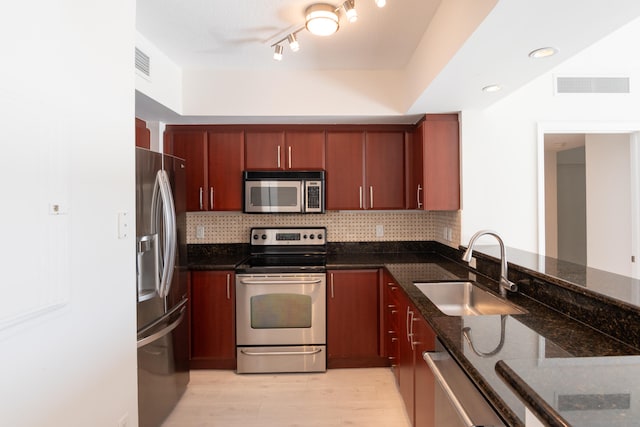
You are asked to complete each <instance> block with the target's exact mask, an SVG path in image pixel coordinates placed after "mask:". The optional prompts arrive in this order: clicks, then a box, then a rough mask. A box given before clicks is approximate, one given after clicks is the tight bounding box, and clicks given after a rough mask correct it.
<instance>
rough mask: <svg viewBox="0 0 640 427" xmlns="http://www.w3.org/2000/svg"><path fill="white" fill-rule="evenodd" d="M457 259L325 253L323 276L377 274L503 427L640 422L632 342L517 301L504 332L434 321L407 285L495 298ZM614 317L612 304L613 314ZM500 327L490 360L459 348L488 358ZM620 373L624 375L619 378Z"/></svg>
mask: <svg viewBox="0 0 640 427" xmlns="http://www.w3.org/2000/svg"><path fill="white" fill-rule="evenodd" d="M236 249H237V248H236ZM205 252H206V251H201V252H200V253H202V254H204V253H205ZM191 253H192V252H191V251H190V254H191ZM460 254H461V252H460V251H458V250H456V249H453V248H449V247H445V246H444V245H441V244H439V243H436V242H423V243H416V244H413V243H407V242H398V243H397V244H392V245H391V246H389V244H386V245H385V244H373V245H367V244H358V243H348V244H334V245H331V244H330V246H329V253H328V257H327V269H328V270H332V269H369V268H380V267H385V268H386V269H387V270H388V271H389V272H390V273H391V274H392V276H393V277H394V279H395V280H396V281H397V282H398V284H399V285H400V286H401V287H402V288H403V290H404V291H405V293H406V294H407V295H408V297H409V298H410V299H411V301H412V302H413V303H414V304H415V306H416V307H417V308H418V310H419V311H420V313H421V314H422V316H423V317H424V318H425V319H426V320H427V321H428V322H429V324H430V325H431V327H432V328H433V329H434V331H435V332H436V335H437V336H438V337H439V338H440V340H441V341H442V342H443V344H444V345H445V346H446V347H447V349H448V350H449V352H450V353H451V354H452V356H453V357H454V358H455V359H456V360H457V361H458V363H459V364H460V365H461V366H462V368H463V369H464V370H465V371H466V372H467V374H468V376H469V377H470V378H471V379H472V380H473V382H474V383H475V384H476V386H477V387H478V388H479V389H480V391H481V392H482V393H483V395H484V396H485V398H486V399H487V400H488V401H489V402H490V403H491V404H492V406H493V407H494V409H495V410H496V411H497V412H498V413H499V414H500V415H501V417H502V418H503V419H504V420H505V421H506V422H507V424H508V425H511V426H523V425H525V419H526V415H525V407H527V408H528V409H529V410H530V411H531V412H533V413H534V414H535V415H536V416H537V417H538V418H539V419H540V420H542V421H544V422H545V423H546V424H548V425H553V426H555V425H558V426H560V425H585V424H584V419H585V417H587V418H588V419H589V420H591V421H594V420H599V421H598V422H599V424H589V425H630V424H625V423H626V422H628V421H630V420H634V419H635V420H637V419H639V418H640V412H638V411H640V409H638V408H636V407H637V406H638V404H637V403H638V402H635V401H633V400H632V397H633V396H636V395H640V382H638V381H637V378H638V377H639V375H638V374H640V349H639V348H638V346H636V345H631V343H633V341H631V343H630V342H629V341H626V342H624V341H623V340H619V339H615V338H613V337H611V336H610V335H607V334H605V333H603V332H601V331H599V330H598V329H596V328H595V327H597V326H599V325H587V324H585V322H579V321H577V320H574V319H573V318H571V317H568V316H566V315H564V314H562V307H556V310H554V309H551V308H549V307H548V306H547V302H546V301H545V304H542V303H541V302H539V301H537V300H535V299H534V298H532V297H530V296H527V295H525V294H524V293H521V292H518V293H517V294H510V295H509V297H508V299H509V300H510V301H512V302H513V303H515V304H517V305H519V306H521V307H523V308H525V309H526V310H527V311H528V313H526V314H518V315H508V316H506V318H505V320H504V323H503V322H502V321H501V316H499V315H490V316H447V315H445V314H443V313H442V312H440V311H439V310H438V309H437V307H436V306H435V305H434V304H433V303H431V301H430V300H429V299H428V298H427V297H426V296H424V295H423V294H422V292H420V290H419V289H418V288H417V287H416V286H415V285H414V283H415V282H420V281H434V280H460V279H462V280H474V281H476V282H477V283H479V284H480V285H481V286H483V287H485V288H487V289H490V290H492V291H493V292H494V293H497V292H498V286H497V282H496V281H495V280H492V279H490V278H487V277H486V276H483V275H481V274H476V273H477V272H475V271H472V270H470V269H468V268H467V267H466V265H464V264H463V263H462V262H460V261H457V260H458V259H460ZM243 258H244V256H243V254H242V251H239V252H234V253H227V254H226V255H224V256H223V257H222V259H223V260H226V261H225V262H229V264H225V265H224V269H233V267H234V266H235V264H233V265H232V264H231V263H232V262H233V261H236V263H239V262H240V261H242V259H243ZM212 264H216V265H217V263H213V262H212V261H211V260H210V258H207V257H206V256H202V257H201V258H200V259H196V258H193V259H190V264H189V265H190V267H191V268H192V269H195V270H198V269H200V270H201V269H209V267H210V266H211V265H212ZM510 267H511V263H510ZM215 269H220V268H219V267H218V268H215ZM510 273H511V271H510ZM496 277H497V276H496ZM510 277H511V275H510ZM517 279H518V282H519V285H520V286H521V288H522V289H524V290H528V289H529V288H530V287H531V286H533V285H534V283H533V281H532V280H530V281H528V282H527V278H526V277H525V276H523V275H522V274H521V273H518V274H517ZM534 294H535V293H534ZM554 303H557V301H554ZM570 303H571V301H568V304H570ZM616 309H617V306H616V305H615V304H612V305H611V310H616ZM639 311H640V310H639ZM628 320H629V321H635V319H634V318H630V319H628ZM503 324H504V336H505V339H504V343H503V345H502V347H501V348H500V350H499V351H498V352H496V354H495V355H493V356H481V355H479V354H477V353H475V352H474V351H473V349H472V348H471V347H470V345H469V344H468V343H467V342H466V341H465V339H464V338H463V334H462V330H463V328H470V331H471V333H470V335H471V338H472V341H473V342H474V346H475V347H476V351H478V353H480V354H481V353H491V352H492V350H494V349H495V348H496V346H497V345H498V344H499V342H500V336H501V328H502V325H503ZM624 369H627V370H628V371H629V372H630V374H629V375H624V374H623V372H624ZM568 372H572V373H574V374H575V375H568V374H567V373H568ZM590 378H592V379H593V381H591V382H589V381H588V380H589V379H590ZM630 399H631V400H630ZM589 417H590V418H589ZM600 420H601V421H600ZM620 423H622V424H620ZM631 425H632V424H631Z"/></svg>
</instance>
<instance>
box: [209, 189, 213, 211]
mask: <svg viewBox="0 0 640 427" xmlns="http://www.w3.org/2000/svg"><path fill="white" fill-rule="evenodd" d="M209 210H213V187H209Z"/></svg>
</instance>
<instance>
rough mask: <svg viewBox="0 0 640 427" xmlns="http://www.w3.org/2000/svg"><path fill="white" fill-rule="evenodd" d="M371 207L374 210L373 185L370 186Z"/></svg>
mask: <svg viewBox="0 0 640 427" xmlns="http://www.w3.org/2000/svg"><path fill="white" fill-rule="evenodd" d="M369 205H370V206H369V207H370V208H371V209H373V185H371V186H369Z"/></svg>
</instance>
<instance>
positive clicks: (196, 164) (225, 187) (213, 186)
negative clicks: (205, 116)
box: [165, 129, 244, 212]
mask: <svg viewBox="0 0 640 427" xmlns="http://www.w3.org/2000/svg"><path fill="white" fill-rule="evenodd" d="M243 147H244V132H243V131H242V130H227V129H216V130H210V131H205V130H182V129H171V130H168V131H167V132H166V133H165V152H167V153H169V154H173V155H174V156H177V157H182V158H183V159H185V160H186V161H187V184H186V192H187V194H186V202H187V211H189V212H196V211H214V210H215V211H240V210H242V171H243V169H244V148H243Z"/></svg>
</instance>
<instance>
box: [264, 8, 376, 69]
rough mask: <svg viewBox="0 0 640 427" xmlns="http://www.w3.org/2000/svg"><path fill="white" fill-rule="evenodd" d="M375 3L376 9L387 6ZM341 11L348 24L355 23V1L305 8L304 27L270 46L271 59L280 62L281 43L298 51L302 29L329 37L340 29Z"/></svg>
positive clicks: (356, 14) (356, 17) (281, 53)
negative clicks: (271, 49) (271, 48)
mask: <svg viewBox="0 0 640 427" xmlns="http://www.w3.org/2000/svg"><path fill="white" fill-rule="evenodd" d="M375 2H376V5H377V6H378V7H384V5H385V4H387V2H386V0H375ZM342 10H344V15H345V16H346V17H347V20H348V21H349V22H355V21H356V20H357V19H358V12H357V11H356V0H345V1H344V2H343V3H341V4H340V5H339V6H333V5H331V4H327V3H315V4H312V5H311V6H309V7H307V9H306V10H305V23H304V25H303V26H301V27H299V28H297V29H295V30H294V31H292V32H291V33H289V34H287V36H286V37H285V38H282V39H280V40H278V41H276V42H275V43H273V44H272V45H271V47H273V48H275V50H274V52H273V59H275V60H276V61H281V60H282V55H283V50H284V49H283V47H282V43H284V42H285V41H286V42H287V43H289V47H290V48H291V50H292V51H294V52H297V51H298V50H299V49H300V43H298V38H297V37H296V35H297V34H298V33H299V32H300V31H302V30H304V29H306V30H308V31H309V32H310V33H311V34H315V35H317V36H330V35H331V34H333V33H335V32H336V31H338V29H339V28H340V18H339V15H338V14H339V13H340V12H341V11H342Z"/></svg>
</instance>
